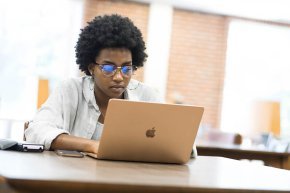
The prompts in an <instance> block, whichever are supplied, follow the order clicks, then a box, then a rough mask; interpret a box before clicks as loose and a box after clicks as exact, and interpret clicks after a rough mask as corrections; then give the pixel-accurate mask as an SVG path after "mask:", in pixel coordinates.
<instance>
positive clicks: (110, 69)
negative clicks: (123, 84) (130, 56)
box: [95, 62, 137, 77]
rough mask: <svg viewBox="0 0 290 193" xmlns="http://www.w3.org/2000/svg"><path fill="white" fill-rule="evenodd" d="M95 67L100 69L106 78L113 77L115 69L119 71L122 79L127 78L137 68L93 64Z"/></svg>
mask: <svg viewBox="0 0 290 193" xmlns="http://www.w3.org/2000/svg"><path fill="white" fill-rule="evenodd" d="M95 64H96V65H98V66H99V67H100V69H101V70H102V72H103V74H104V75H105V76H107V77H111V76H114V75H115V74H116V72H117V69H119V70H120V72H121V73H122V75H123V76H124V77H129V76H131V75H132V74H133V71H135V70H137V66H120V67H117V66H116V65H114V64H98V63H96V62H95Z"/></svg>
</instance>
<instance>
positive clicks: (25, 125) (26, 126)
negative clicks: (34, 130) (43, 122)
mask: <svg viewBox="0 0 290 193" xmlns="http://www.w3.org/2000/svg"><path fill="white" fill-rule="evenodd" d="M28 127H29V121H26V122H25V123H24V133H23V141H26V138H25V130H26V129H27V128H28Z"/></svg>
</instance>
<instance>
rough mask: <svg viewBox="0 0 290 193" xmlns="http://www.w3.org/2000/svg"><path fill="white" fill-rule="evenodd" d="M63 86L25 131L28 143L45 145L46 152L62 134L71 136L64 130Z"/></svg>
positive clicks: (50, 97) (55, 91) (57, 89)
mask: <svg viewBox="0 0 290 193" xmlns="http://www.w3.org/2000/svg"><path fill="white" fill-rule="evenodd" d="M63 90H65V89H64V88H63V86H59V87H57V88H56V89H55V90H54V92H52V93H51V95H50V96H49V98H48V99H47V101H46V102H45V103H44V104H43V105H42V106H41V108H40V109H39V111H38V112H37V113H36V115H35V117H34V119H33V121H31V122H30V123H29V127H28V128H27V129H26V130H25V137H26V140H27V142H31V143H38V144H43V145H44V146H45V149H46V150H49V149H50V146H51V143H52V141H53V140H54V139H55V138H56V137H57V136H58V135H60V134H62V133H66V134H69V132H68V130H64V129H63V125H64V124H63V123H64V120H63V117H64V115H63V113H64V109H63V108H65V105H64V96H63Z"/></svg>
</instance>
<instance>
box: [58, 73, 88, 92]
mask: <svg viewBox="0 0 290 193" xmlns="http://www.w3.org/2000/svg"><path fill="white" fill-rule="evenodd" d="M85 81H86V77H85V76H84V77H77V78H69V79H66V80H63V81H62V82H61V83H60V84H59V86H58V88H57V89H59V90H61V91H63V92H76V91H82V88H83V86H84V82H85Z"/></svg>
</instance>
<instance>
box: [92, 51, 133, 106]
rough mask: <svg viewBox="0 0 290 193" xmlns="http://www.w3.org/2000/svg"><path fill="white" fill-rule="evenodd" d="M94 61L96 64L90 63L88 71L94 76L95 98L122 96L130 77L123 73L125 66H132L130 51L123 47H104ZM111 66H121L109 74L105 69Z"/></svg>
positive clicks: (106, 98) (105, 98) (109, 68)
mask: <svg viewBox="0 0 290 193" xmlns="http://www.w3.org/2000/svg"><path fill="white" fill-rule="evenodd" d="M95 62H96V63H97V64H91V65H90V66H89V71H90V72H91V74H92V76H93V78H94V82H95V96H96V98H98V99H99V100H103V99H104V100H108V99H110V98H122V96H123V93H124V91H125V90H126V87H127V86H128V84H129V81H130V79H131V75H129V76H128V75H126V74H125V73H126V72H127V71H126V69H127V67H129V68H131V67H132V54H131V51H130V50H128V49H125V48H104V49H102V50H101V51H100V53H99V56H97V57H96V60H95ZM112 67H122V68H117V69H116V72H115V73H113V75H111V76H110V75H108V74H106V72H107V71H106V70H111V69H112ZM102 69H103V71H102ZM121 71H122V72H123V73H122V72H121ZM99 102H100V101H99Z"/></svg>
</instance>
